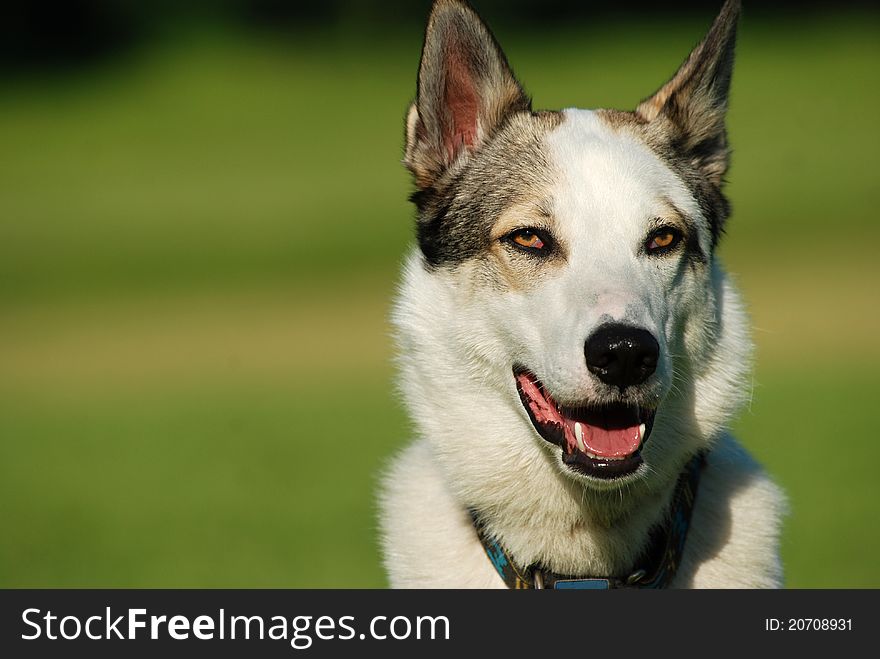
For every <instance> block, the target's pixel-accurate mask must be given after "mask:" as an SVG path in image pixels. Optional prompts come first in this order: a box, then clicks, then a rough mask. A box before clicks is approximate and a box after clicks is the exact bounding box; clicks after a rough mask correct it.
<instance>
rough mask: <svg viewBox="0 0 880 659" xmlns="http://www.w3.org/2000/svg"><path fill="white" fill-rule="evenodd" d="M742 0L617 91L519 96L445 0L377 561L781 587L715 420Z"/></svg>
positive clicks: (745, 331)
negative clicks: (722, 247) (560, 103)
mask: <svg viewBox="0 0 880 659" xmlns="http://www.w3.org/2000/svg"><path fill="white" fill-rule="evenodd" d="M739 9H740V7H739V2H738V1H737V0H728V1H727V2H726V3H725V4H724V7H723V9H722V10H721V13H720V14H719V16H718V17H717V18H716V20H715V22H714V24H713V25H712V28H711V29H710V31H709V33H708V35H707V36H706V37H705V39H703V41H702V42H701V43H700V44H699V45H698V46H697V47H696V48H695V49H694V51H693V52H692V53H691V54H690V55H689V56H688V58H687V59H686V60H685V62H684V63H683V64H682V65H681V67H680V68H679V70H678V72H677V73H675V75H674V76H673V77H672V79H671V80H669V82H667V83H666V84H665V85H663V86H662V87H661V88H660V89H659V91H657V92H656V93H655V94H653V95H652V96H650V97H649V98H648V99H646V100H645V101H643V102H642V103H641V104H640V105H639V106H638V107H637V108H636V109H635V110H634V111H632V112H624V111H617V110H579V109H568V110H562V111H559V112H548V111H540V112H538V111H533V110H532V108H531V101H530V99H529V98H528V96H526V94H525V92H524V91H523V89H522V87H521V86H520V85H519V83H518V82H517V80H516V78H515V77H514V75H513V73H512V71H511V69H510V67H509V65H508V63H507V60H506V58H505V56H504V55H503V53H502V52H501V50H500V48H499V46H498V45H497V43H496V41H495V39H494V38H493V36H492V34H491V33H490V32H489V30H488V28H487V27H486V25H485V24H484V23H483V22H482V21H481V20H480V18H479V17H478V16H477V14H476V13H475V12H474V11H473V10H472V9H471V8H470V6H468V5H467V4H466V3H465V2H462V1H460V0H438V1H437V2H435V3H434V6H433V9H432V12H431V16H430V19H429V21H428V27H427V32H426V36H425V43H424V48H423V51H422V58H421V64H420V69H419V77H418V91H417V98H416V101H415V102H414V103H413V105H412V107H411V108H410V110H409V114H408V117H407V121H406V153H405V163H406V165H407V167H408V168H409V169H410V170H411V172H412V173H413V176H414V178H415V184H416V192H415V193H414V195H413V199H414V201H415V203H416V205H417V207H418V222H417V235H418V247H417V248H415V249H414V250H413V253H412V254H411V255H410V256H409V258H408V260H407V263H406V267H405V270H404V274H403V281H402V284H401V290H400V294H399V298H398V300H397V304H396V307H395V311H394V314H393V320H394V324H395V328H396V333H397V340H398V346H399V351H400V358H399V359H400V370H401V391H402V392H403V396H404V398H405V401H406V404H407V406H408V408H409V410H410V413H411V415H412V418H413V419H414V421H415V424H416V430H417V435H418V439H416V441H414V442H413V443H412V444H411V445H409V447H408V448H406V449H405V450H403V451H402V452H401V453H400V454H399V455H398V456H397V457H396V458H395V459H394V461H393V463H392V464H391V465H390V467H389V469H388V470H387V472H386V473H385V475H384V478H383V491H382V496H381V509H382V510H381V527H382V537H383V544H384V556H385V564H386V567H387V570H388V574H389V578H390V583H391V585H392V586H393V587H440V588H442V587H456V588H457V587H477V588H495V587H500V588H503V587H505V586H509V587H514V588H541V587H545V588H609V587H611V588H613V587H679V588H681V587H774V586H780V585H781V584H782V569H781V565H780V559H779V551H778V550H779V547H778V544H779V527H780V518H781V516H782V513H783V511H784V508H785V500H784V497H783V495H782V493H781V492H780V490H779V489H778V488H777V487H776V486H775V485H774V484H773V483H772V482H771V480H770V479H769V478H768V476H767V475H766V474H765V473H764V471H763V470H762V469H761V468H760V467H759V466H758V465H757V464H756V463H755V462H754V461H753V460H752V459H751V458H750V456H749V455H748V454H747V453H746V451H745V450H744V449H743V448H742V447H741V446H740V445H739V444H738V443H737V442H736V441H735V440H734V439H733V437H731V435H730V434H729V432H728V430H727V429H726V428H727V424H728V423H729V421H730V420H731V418H732V416H733V415H734V414H735V413H736V412H737V410H738V409H739V407H740V406H741V405H742V403H743V401H744V399H746V398H747V397H748V392H749V380H748V378H749V368H750V352H751V342H750V339H749V328H748V321H747V318H746V315H745V313H744V311H743V305H742V303H741V302H740V299H739V297H738V295H737V293H736V291H735V290H734V288H733V286H732V285H731V283H730V281H729V280H728V278H727V277H726V275H725V273H724V271H723V269H722V267H721V265H720V263H719V261H718V258H717V256H716V254H715V252H716V245H717V243H718V240H719V238H720V236H721V234H722V231H723V229H724V225H725V222H726V220H727V217H728V214H729V207H728V203H727V200H726V199H725V197H724V195H723V193H722V187H723V183H724V175H725V172H726V170H727V166H728V143H727V135H726V129H725V112H726V108H727V101H728V91H729V88H730V79H731V72H732V66H733V53H734V41H735V35H736V25H737V20H738V16H739Z"/></svg>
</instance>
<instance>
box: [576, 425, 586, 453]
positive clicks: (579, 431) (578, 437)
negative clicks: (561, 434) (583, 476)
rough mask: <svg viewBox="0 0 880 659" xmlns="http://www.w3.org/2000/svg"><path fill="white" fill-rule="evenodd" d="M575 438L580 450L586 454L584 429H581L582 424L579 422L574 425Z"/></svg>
mask: <svg viewBox="0 0 880 659" xmlns="http://www.w3.org/2000/svg"><path fill="white" fill-rule="evenodd" d="M574 438H575V439H576V440H577V444H578V448H579V449H580V450H581V451H583V452H584V453H586V452H587V445H586V444H584V429H583V428H581V424H580V423H578V422H577V421H575V424H574Z"/></svg>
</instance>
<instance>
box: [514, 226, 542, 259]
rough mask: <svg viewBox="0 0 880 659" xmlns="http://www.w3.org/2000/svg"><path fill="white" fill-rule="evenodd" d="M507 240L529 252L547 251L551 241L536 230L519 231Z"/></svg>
mask: <svg viewBox="0 0 880 659" xmlns="http://www.w3.org/2000/svg"><path fill="white" fill-rule="evenodd" d="M507 240H508V241H509V242H511V243H512V244H514V245H515V246H516V247H519V248H520V249H523V250H525V251H527V252H535V253H537V252H545V251H547V249H548V247H549V243H550V239H549V238H548V237H547V236H546V235H544V234H542V233H541V232H540V231H538V230H536V229H517V230H516V231H514V232H513V233H511V234H509V235H508V236H507Z"/></svg>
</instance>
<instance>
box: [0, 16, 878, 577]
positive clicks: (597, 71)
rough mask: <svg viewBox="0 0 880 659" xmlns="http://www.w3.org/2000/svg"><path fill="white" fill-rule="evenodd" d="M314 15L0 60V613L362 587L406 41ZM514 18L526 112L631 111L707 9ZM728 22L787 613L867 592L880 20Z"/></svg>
mask: <svg viewBox="0 0 880 659" xmlns="http://www.w3.org/2000/svg"><path fill="white" fill-rule="evenodd" d="M92 4H93V5H95V6H97V7H98V8H99V9H100V8H101V7H102V6H103V5H101V4H100V3H97V4H95V3H92ZM244 4H246V3H244ZM244 4H243V3H239V5H236V7H237V8H238V9H240V8H241V6H244ZM256 4H258V5H259V3H256ZM276 4H277V3H276ZM330 4H331V5H333V6H334V7H335V10H334V12H330V13H327V12H324V13H321V12H318V14H319V15H315V16H312V15H309V16H290V15H286V14H284V12H280V13H279V12H277V11H276V12H275V13H273V11H274V10H273V11H269V10H266V7H270V9H271V6H270V5H271V3H268V4H267V3H263V5H264V6H263V9H262V10H260V11H257V12H255V13H254V12H252V14H253V15H257V16H258V17H262V20H258V21H254V20H249V19H248V20H245V19H242V16H243V15H244V14H241V13H236V11H229V6H225V10H224V11H219V10H217V9H216V7H214V8H213V9H211V10H210V11H209V10H207V9H205V7H201V9H193V10H191V11H190V13H189V14H187V15H185V16H184V15H180V14H176V15H174V16H173V17H172V19H168V18H167V16H165V15H164V14H163V13H162V12H165V11H167V12H171V11H172V10H171V9H170V7H171V4H170V3H165V4H161V3H159V4H157V5H156V6H157V7H159V9H155V8H154V10H153V12H152V13H150V15H149V16H148V17H144V16H136V17H134V18H132V17H131V16H129V15H125V14H120V15H122V16H124V18H125V19H126V20H125V21H122V22H120V21H118V20H116V22H114V21H112V20H104V22H103V23H101V22H100V21H98V22H97V23H95V22H94V21H92V22H91V23H90V22H89V21H90V20H92V19H94V16H91V15H90V16H87V17H86V19H83V20H81V21H80V22H79V23H77V22H76V21H73V22H70V21H67V22H65V21H64V20H61V19H59V20H58V23H59V24H58V25H55V26H54V27H53V28H52V29H50V30H49V31H48V33H47V34H48V37H46V36H45V35H42V37H41V38H43V37H45V38H43V41H40V39H31V40H28V39H27V38H26V37H27V32H24V33H23V32H22V31H21V30H19V31H18V32H17V33H16V34H17V38H18V41H16V42H14V43H13V42H10V41H8V40H7V41H5V42H4V43H5V46H6V49H7V50H6V52H5V55H6V58H5V60H4V63H5V66H4V67H3V69H2V71H0V74H2V77H0V519H2V521H3V528H2V532H0V586H3V587H19V586H38V587H47V586H94V587H98V586H114V587H115V586H131V587H214V586H225V587H347V586H355V587H379V586H383V585H385V579H384V575H383V572H382V569H381V565H380V560H379V552H378V548H377V541H376V523H375V508H376V506H375V493H374V492H375V486H376V482H377V474H378V472H379V471H380V469H381V467H382V465H383V463H384V462H385V461H386V460H387V458H388V456H389V455H391V454H392V453H393V452H394V451H395V450H396V449H397V448H398V447H400V446H402V445H403V444H404V443H405V442H406V441H408V439H409V437H410V428H409V424H408V421H407V418H406V415H405V413H404V411H403V409H402V407H401V405H400V403H399V402H398V400H397V397H396V394H395V392H394V388H393V368H392V365H391V363H390V360H391V356H392V346H391V341H390V339H389V327H388V323H387V315H388V310H389V306H390V301H391V299H392V297H393V294H394V288H395V283H396V277H397V271H398V267H399V264H400V261H401V258H402V256H403V254H404V253H405V251H406V250H407V248H408V246H409V245H410V244H411V241H412V220H413V210H412V208H411V207H410V205H409V204H408V203H407V201H406V196H407V193H408V192H409V189H410V188H409V185H410V184H409V179H408V176H407V174H406V172H405V171H404V169H403V167H402V166H401V165H400V163H399V161H400V157H401V147H402V132H403V131H402V125H403V116H404V112H405V109H406V106H407V104H408V102H409V100H410V99H411V97H412V95H413V92H414V85H415V74H416V68H417V64H418V57H419V49H420V45H421V34H422V32H421V31H422V26H421V22H422V21H423V19H424V16H425V15H426V11H427V10H426V3H424V2H422V3H414V4H411V5H410V6H409V8H408V9H407V11H406V12H403V13H402V14H401V7H402V6H403V5H402V3H396V4H391V5H382V4H380V3H373V4H372V5H368V4H358V3H348V4H346V3H341V4H340V3H335V4H334V3H330ZM535 4H539V3H525V2H519V3H513V4H512V5H509V6H508V7H507V8H506V9H505V7H504V6H503V5H502V4H501V3H498V2H494V3H493V2H485V3H480V2H477V7H478V9H483V13H484V15H485V17H486V18H487V19H488V20H489V22H490V23H491V24H493V25H495V26H496V33H497V36H498V38H499V40H500V41H501V43H502V45H503V46H504V48H505V50H506V51H507V54H508V56H509V58H510V60H511V63H512V65H513V66H514V68H515V70H516V71H517V73H518V75H519V77H520V78H521V79H522V80H523V81H524V83H525V85H526V87H527V88H528V90H529V91H530V93H531V94H532V95H533V97H534V99H535V106H536V107H548V108H558V107H565V106H571V105H578V106H582V107H603V106H604V107H622V108H631V107H634V105H635V104H636V103H637V102H638V100H639V99H640V98H642V97H644V96H645V95H647V94H648V93H650V92H651V91H653V90H654V89H655V88H656V87H657V86H659V85H660V84H661V83H662V82H664V81H665V80H666V79H667V78H668V76H669V75H671V73H672V72H673V71H674V69H675V68H676V66H677V65H678V63H679V62H680V61H681V59H682V58H683V57H684V56H685V55H686V53H687V52H688V51H689V49H690V48H691V46H692V45H693V44H694V42H695V41H696V40H697V39H698V38H699V37H700V36H701V35H702V34H703V32H704V30H705V29H706V27H707V26H708V23H709V21H710V20H711V18H712V15H713V12H714V11H715V9H716V7H715V4H720V2H719V3H700V4H699V6H698V7H697V9H693V8H690V9H688V8H685V7H674V8H673V9H674V11H673V10H670V11H669V12H667V13H663V14H660V13H658V12H657V11H656V8H655V10H654V11H653V12H651V13H641V11H635V10H633V11H631V12H630V13H629V14H627V15H611V14H609V13H608V12H607V11H606V12H605V13H601V12H600V13H597V14H596V15H594V16H593V17H592V18H591V17H590V15H589V14H588V12H581V9H583V7H582V6H581V7H580V9H578V11H577V13H576V16H574V18H576V20H574V18H569V17H568V14H566V13H565V11H564V10H565V9H566V6H567V5H566V3H559V2H557V3H555V4H554V7H556V9H557V10H558V11H556V14H558V15H556V14H554V15H553V16H550V17H547V20H533V18H534V15H535V14H534V6H533V5H535ZM569 4H570V3H569ZM583 4H584V3H581V5H583ZM586 4H587V5H590V4H592V5H600V4H601V3H586ZM639 4H640V3H635V4H634V5H633V7H634V8H635V9H639V7H638V5H639ZM642 4H644V3H642ZM673 4H674V3H673ZM682 4H687V3H682ZM691 4H693V3H691ZM752 4H756V3H752ZM337 5H339V6H337ZM746 5H747V6H746V13H745V17H744V20H743V23H742V26H741V33H740V34H741V37H740V44H739V51H738V62H737V70H736V75H735V79H734V88H733V95H732V109H731V115H730V132H731V139H732V142H733V145H734V148H735V153H734V160H733V163H734V164H733V168H732V170H731V173H730V176H729V180H730V185H729V193H730V197H731V199H732V201H733V205H734V216H733V219H732V220H731V222H730V224H729V235H728V236H727V238H726V239H725V242H724V244H723V247H722V249H721V253H722V255H723V258H724V259H725V261H726V263H727V266H728V268H729V269H730V270H731V271H732V272H733V273H734V274H735V277H736V279H737V281H738V282H739V283H740V285H741V287H742V289H743V293H744V296H745V298H746V300H747V301H748V303H749V306H750V309H751V312H752V316H753V319H754V326H755V340H756V343H757V347H758V350H757V368H756V372H755V377H754V386H753V397H752V403H751V405H750V407H749V409H747V410H746V411H745V412H744V413H743V415H742V417H741V419H740V420H739V421H738V422H737V424H736V430H737V432H738V434H739V436H740V437H741V439H742V441H743V442H744V443H745V444H746V445H747V446H748V447H749V448H750V449H751V450H752V451H753V452H754V453H755V454H756V455H757V456H758V458H759V459H760V460H762V461H763V462H764V463H765V465H766V466H767V468H768V469H769V471H770V472H771V473H772V474H773V475H774V476H775V477H776V478H777V479H778V481H779V482H780V483H781V484H782V485H783V486H784V487H785V489H786V490H787V491H788V493H789V496H790V499H791V514H790V516H789V518H788V519H787V522H786V526H785V535H784V545H783V549H784V561H785V566H786V570H787V581H788V585H790V586H792V587H880V561H878V560H877V556H878V555H880V525H878V523H877V522H878V519H880V516H878V510H880V504H878V498H880V497H878V495H880V486H878V482H877V477H876V469H877V465H876V462H877V460H878V458H880V444H878V442H877V440H876V438H875V437H874V436H873V431H874V428H873V425H874V422H873V413H872V411H871V410H872V409H873V408H874V405H876V404H877V394H878V386H877V383H876V371H877V368H878V366H880V341H878V333H880V307H878V302H880V296H878V284H880V278H878V275H880V265H878V260H877V256H876V244H877V242H878V240H880V227H878V221H877V218H876V217H875V216H876V211H875V210H874V205H875V203H876V196H877V192H878V185H877V184H878V169H877V164H876V153H877V152H878V149H880V131H878V128H877V107H878V104H880V84H878V83H880V73H878V72H880V66H878V65H880V40H878V36H880V22H878V14H877V13H875V12H873V11H871V10H869V9H866V8H863V7H862V8H860V7H859V6H857V5H854V4H848V3H837V4H835V5H834V8H833V9H832V8H829V7H825V6H822V5H817V4H816V3H809V8H807V5H801V4H789V6H788V7H787V8H781V9H778V10H777V11H775V12H771V11H766V10H763V11H762V10H759V9H758V8H756V9H755V10H754V11H750V8H749V7H750V5H749V3H748V2H747V3H746ZM527 6H530V7H531V12H532V13H528V12H527V11H526V9H525V8H526V7H527ZM413 7H415V8H413ZM512 7H515V8H516V11H520V14H517V13H516V11H514V10H513V9H511V8H512ZM105 8H106V7H105ZM594 8H595V7H594ZM606 9H607V8H606ZM765 9H766V5H765ZM276 10H277V7H276ZM597 11H598V9H597ZM261 12H262V13H261ZM96 15H97V16H98V17H99V18H100V17H101V16H102V15H101V14H100V12H98V13H97V14H96ZM248 16H250V14H248ZM19 18H21V16H19ZM25 18H26V20H25V22H24V23H19V24H18V25H19V27H21V25H24V26H25V28H26V29H35V28H33V26H32V24H31V23H28V22H27V21H29V20H31V19H32V17H25ZM80 18H81V17H80ZM104 18H106V16H105V17H104ZM117 18H118V16H117ZM62 19H63V16H62ZM22 20H24V19H22ZM114 20H115V19H114ZM126 21H127V22H126ZM7 25H8V23H7ZM95 25H98V28H95ZM144 25H146V26H147V27H145V28H143V29H140V28H141V27H142V26H144ZM279 25H281V26H282V27H281V28H279V27H278V26H279ZM87 28H88V29H87ZM134 28H138V29H134ZM53 30H54V32H53ZM71 30H85V32H83V33H80V34H79V36H78V37H71V35H70V34H68V32H69V31H71ZM89 30H91V31H89ZM38 32H39V31H37V32H35V34H37V33H38ZM22 34H24V35H25V36H24V37H22ZM59 35H60V36H59ZM108 35H110V37H117V36H118V37H119V39H118V41H119V43H116V41H114V39H113V38H108ZM38 36H40V35H39V34H38ZM65 39H68V40H69V41H70V43H72V44H73V46H70V44H69V43H67V42H66V41H65ZM10 43H12V46H10ZM46 44H49V46H47V45H46Z"/></svg>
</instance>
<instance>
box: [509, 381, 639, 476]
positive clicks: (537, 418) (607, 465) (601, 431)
mask: <svg viewBox="0 0 880 659" xmlns="http://www.w3.org/2000/svg"><path fill="white" fill-rule="evenodd" d="M514 377H515V378H516V389H517V391H518V392H519V397H520V400H521V401H522V404H523V407H525V408H526V412H528V415H529V418H530V419H531V420H532V424H533V425H534V426H535V430H537V431H538V434H539V435H541V437H543V438H544V439H545V440H546V441H548V442H550V443H551V444H555V445H557V446H559V447H561V448H562V461H563V462H564V463H565V465H566V466H567V467H568V468H570V469H572V470H573V471H577V472H580V473H582V474H585V475H587V476H592V477H594V478H602V479H612V478H620V477H621V476H626V475H628V474H632V473H633V472H635V471H636V470H637V469H638V468H639V466H640V465H641V464H642V456H641V454H640V451H641V449H642V446H644V444H645V442H646V441H647V439H648V435H650V434H651V428H652V427H653V425H654V414H655V412H656V410H653V409H647V408H641V407H639V406H638V405H634V404H628V403H610V404H605V405H585V406H579V407H566V406H563V405H559V404H557V403H556V401H554V400H553V398H552V397H551V396H550V394H549V393H548V392H547V390H546V389H545V388H544V385H542V384H541V382H540V381H539V380H538V379H537V378H536V377H535V376H534V375H533V374H532V373H530V372H529V371H527V370H525V369H522V368H515V369H514Z"/></svg>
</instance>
